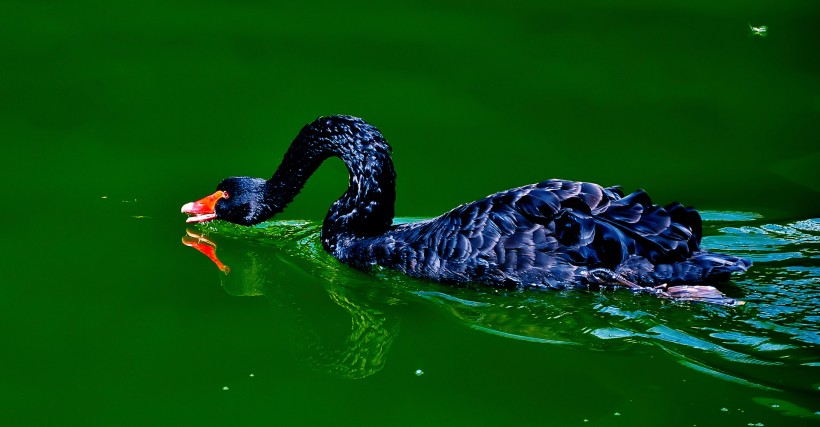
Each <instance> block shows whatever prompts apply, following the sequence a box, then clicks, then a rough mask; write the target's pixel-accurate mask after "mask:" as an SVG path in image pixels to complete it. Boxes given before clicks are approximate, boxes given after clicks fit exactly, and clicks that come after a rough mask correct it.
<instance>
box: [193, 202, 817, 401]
mask: <svg viewBox="0 0 820 427" xmlns="http://www.w3.org/2000/svg"><path fill="white" fill-rule="evenodd" d="M703 217H704V234H705V235H706V237H704V241H703V246H704V248H707V249H708V250H710V251H715V252H726V253H732V254H736V255H738V256H741V257H744V258H748V259H751V260H752V261H753V262H754V263H755V268H753V269H751V270H750V271H749V272H747V274H746V275H745V276H743V277H741V278H740V279H738V280H736V281H735V282H730V283H728V284H727V285H726V286H725V287H722V288H721V290H722V291H724V292H725V293H727V294H728V295H729V296H731V297H732V298H736V299H739V300H742V301H745V302H746V305H744V306H743V307H722V306H716V305H707V304H699V303H686V302H679V301H671V300H662V299H657V298H654V297H650V296H642V295H633V294H632V293H631V292H629V291H626V290H611V289H605V290H598V291H584V290H567V291H550V292H532V291H508V290H498V289H491V288H488V287H481V286H478V287H469V288H454V287H451V286H447V285H441V284H436V283H430V282H426V281H422V280H415V279H410V278H407V277H405V276H403V275H401V274H397V273H395V272H392V271H390V270H375V271H373V272H371V274H365V273H361V272H359V271H355V270H353V269H350V268H348V267H346V266H344V265H342V264H340V263H338V262H337V261H336V260H334V259H333V258H331V257H330V256H329V255H327V254H326V253H325V252H324V251H323V250H322V248H321V244H320V242H319V229H320V226H319V225H318V224H315V223H312V222H305V221H298V222H287V221H284V222H283V221H277V222H269V223H264V224H261V225H258V226H256V227H254V228H250V229H249V228H246V227H237V226H233V225H230V224H208V225H202V226H200V227H199V228H198V231H196V232H195V233H194V235H199V234H207V235H208V238H209V239H212V240H214V241H217V242H218V243H219V244H220V245H223V246H225V247H227V250H224V251H223V250H222V247H220V248H221V249H220V251H221V252H220V254H219V255H220V256H222V255H224V256H225V258H226V259H225V264H227V265H228V266H230V267H231V270H230V273H229V274H227V275H222V282H223V286H224V287H225V289H226V290H227V291H229V292H230V293H232V294H237V295H260V294H261V295H267V296H269V297H271V298H273V299H277V300H281V299H282V298H288V297H287V295H291V297H292V294H293V293H294V292H295V287H299V286H301V285H302V284H301V283H294V280H293V277H292V276H293V275H295V274H297V273H296V272H298V274H299V275H302V276H304V277H307V278H313V279H316V280H318V281H319V282H320V283H322V284H323V285H322V286H324V289H325V292H327V294H328V295H329V296H330V300H332V301H334V302H335V304H336V305H337V306H338V307H341V308H342V309H343V311H344V312H346V313H348V315H349V316H350V317H351V319H352V326H351V330H350V335H349V336H348V339H347V340H346V341H345V342H344V344H342V345H340V346H339V349H337V350H336V351H335V353H334V351H331V350H328V349H327V347H326V346H325V347H323V348H325V350H324V353H323V354H325V355H326V356H328V357H325V359H328V360H329V359H333V361H330V362H329V361H328V360H325V361H321V362H320V361H316V364H317V365H321V366H325V367H326V368H325V370H327V371H332V372H335V373H337V374H341V375H343V376H348V377H362V376H367V375H372V374H373V373H375V372H378V370H380V369H381V366H383V363H384V360H385V358H386V357H387V351H388V349H389V346H390V343H391V342H392V340H393V339H394V337H395V334H397V333H398V327H397V325H398V318H397V315H396V314H395V307H392V306H396V305H407V304H417V303H419V301H425V303H426V304H429V303H434V304H436V305H439V306H441V307H442V308H444V309H446V310H447V311H448V312H450V313H452V314H453V316H454V318H456V319H459V321H461V322H463V323H464V324H465V325H467V326H468V327H470V328H473V329H476V330H480V331H484V332H486V333H490V334H494V335H497V336H500V337H504V338H508V339H515V340H523V341H528V342H534V343H543V344H549V345H571V346H576V345H577V346H582V347H584V348H591V349H598V350H608V351H609V350H618V349H628V348H630V347H633V346H636V345H653V346H659V347H661V348H663V349H664V350H666V351H668V352H669V353H671V354H673V355H674V356H673V357H676V358H678V361H679V362H680V363H681V364H683V365H685V366H688V367H691V368H693V369H696V370H698V371H701V372H705V373H708V374H710V375H713V376H716V377H719V378H723V379H725V380H729V381H733V382H737V383H741V384H745V385H748V386H750V387H758V388H760V389H790V390H797V391H802V392H807V393H811V394H817V392H818V390H819V388H818V387H820V380H818V378H820V377H818V375H816V371H817V369H818V368H820V351H818V350H820V312H818V307H820V287H818V284H820V267H818V257H820V250H819V249H818V248H820V246H818V242H820V220H818V219H808V220H802V221H795V222H788V223H775V224H773V223H767V222H766V221H765V220H764V219H763V218H761V217H760V216H759V215H756V214H751V213H742V212H703ZM198 233H199V234H198ZM188 238H189V243H192V240H191V239H194V240H195V238H194V237H192V236H189V237H188ZM226 243H227V244H226ZM232 245H236V246H238V247H231V246H232ZM228 258H233V259H232V260H228ZM274 263H278V264H276V268H273V264H274ZM283 263H284V265H286V266H288V267H289V268H290V271H289V272H283V271H281V270H282V268H283V267H282V265H283ZM288 267H286V269H287V268H288ZM275 269H279V270H280V271H278V272H276V273H275V274H274V273H273V272H272V271H271V270H275ZM277 275H279V276H284V277H285V278H284V279H283V278H282V277H278V278H277V277H273V276H277ZM287 277H290V279H288V278H287ZM302 280H304V279H302ZM296 304H297V305H298V304H299V303H296ZM310 304H313V300H310V299H308V300H307V302H305V305H310ZM305 336H314V337H316V334H313V333H308V334H306V335H305ZM316 339H317V340H319V338H316ZM325 341H327V339H325ZM316 342H318V341H316ZM307 346H308V347H310V348H314V349H315V348H317V344H315V343H313V344H308V345H307ZM319 353H322V352H319ZM332 353H334V354H335V356H333V357H330V356H329V355H331V354H332ZM311 354H313V356H311V357H314V358H315V355H316V354H317V353H316V352H312V353H311ZM367 360H371V361H373V362H372V363H370V364H369V365H368V364H367V363H365V362H363V361H367ZM331 367H332V368H331ZM345 372H347V373H346V374H345Z"/></svg>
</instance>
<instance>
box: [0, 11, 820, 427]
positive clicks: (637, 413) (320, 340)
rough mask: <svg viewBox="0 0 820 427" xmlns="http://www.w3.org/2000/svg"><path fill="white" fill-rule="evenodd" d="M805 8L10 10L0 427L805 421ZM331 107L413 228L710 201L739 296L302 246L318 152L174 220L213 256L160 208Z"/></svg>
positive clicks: (814, 110)
mask: <svg viewBox="0 0 820 427" xmlns="http://www.w3.org/2000/svg"><path fill="white" fill-rule="evenodd" d="M818 16H820V13H819V12H818V6H817V5H815V4H814V3H812V2H805V1H778V2H770V1H761V2H749V1H745V0H744V1H728V2H720V3H719V4H717V3H715V2H698V1H686V2H674V1H673V2H664V3H663V4H659V3H658V2H645V1H640V0H630V1H623V2H618V3H617V4H614V3H608V2H595V1H584V2H580V3H578V2H572V3H554V4H553V3H550V2H543V1H532V2H530V1H514V2H511V3H503V4H502V3H499V4H496V5H480V4H477V3H475V2H462V1H460V0H455V1H448V2H440V1H435V2H434V1H420V2H413V3H407V4H400V3H385V2H381V3H379V2H325V1H322V0H317V1H313V2H307V3H291V4H288V5H280V4H276V3H275V2H251V1H205V2H189V1H178V2H168V1H142V2H111V1H106V2H102V1H94V0H78V1H73V2H33V1H29V0H10V1H5V2H3V7H2V13H0V52H2V55H0V139H2V143H1V144H0V159H2V160H3V167H2V168H1V169H0V174H2V176H3V178H4V179H3V182H4V185H3V187H2V197H0V211H2V213H3V216H2V219H3V222H2V223H3V231H2V233H0V234H2V237H1V238H0V239H2V245H0V259H2V260H3V262H4V266H5V269H4V274H3V275H2V279H0V340H2V345H3V350H2V351H0V367H1V368H2V369H0V420H2V421H0V423H2V424H3V425H4V426H5V425H10V426H32V425H82V426H87V425H116V426H124V425H135V426H145V425H196V426H204V425H222V426H225V425H272V424H282V425H311V424H312V425H317V424H321V425H329V424H333V425H356V426H363V425H408V426H416V425H463V424H470V425H559V426H565V425H593V424H594V425H628V426H634V425H646V426H654V425H668V426H687V427H688V426H692V425H697V426H701V427H702V426H721V427H724V426H748V425H750V424H751V425H761V424H762V425H766V426H775V425H777V426H804V425H811V424H817V423H818V415H817V411H820V406H818V403H817V402H818V401H820V399H818V397H820V389H818V387H820V371H818V370H820V366H819V365H820V358H818V354H820V351H818V349H820V346H819V345H818V333H820V308H818V307H820V304H818V299H819V298H820V296H818V289H819V288H818V285H820V284H819V283H818V280H819V277H820V273H818V268H819V267H818V266H820V263H818V252H817V251H818V249H817V248H818V241H817V239H818V235H819V234H820V233H819V232H818V230H817V229H818V220H817V218H820V204H818V200H820V197H818V196H819V195H820V193H818V191H820V175H818V171H820V168H817V167H816V165H817V164H818V163H819V162H820V149H818V145H817V135H818V134H820V117H818V116H820V89H819V88H820V56H818V55H817V53H816V52H817V50H818V49H817V47H818V46H817V40H818V39H820V33H818V31H820V26H818V25H817V22H818ZM749 24H752V25H767V26H768V28H769V30H768V35H767V37H759V36H755V35H752V34H750V31H749ZM338 113H344V114H353V115H357V116H361V117H364V118H365V119H366V120H368V121H369V122H371V123H373V124H374V125H376V126H377V127H379V128H380V129H381V130H382V131H383V132H384V134H385V135H386V137H387V139H388V140H389V141H390V143H391V145H392V146H393V147H394V158H395V162H396V170H397V173H398V184H397V185H398V188H397V194H398V200H397V206H396V212H397V213H398V214H399V215H402V216H403V217H404V218H408V217H410V216H418V217H433V216H436V215H439V214H441V213H443V212H445V211H446V210H449V209H451V208H453V207H455V206H457V205H459V204H461V203H465V202H469V201H471V200H475V199H477V198H480V197H483V196H485V195H487V194H491V193H494V192H497V191H501V190H504V189H507V188H512V187H517V186H521V185H525V184H529V183H533V182H539V181H541V180H544V179H548V178H565V179H574V180H585V181H592V182H597V183H600V184H602V185H606V186H610V185H616V184H620V185H623V187H624V189H625V190H626V191H632V190H634V189H636V188H644V189H645V190H647V192H648V193H649V194H650V195H652V197H653V200H654V201H655V202H657V203H660V204H665V203H669V202H672V201H675V200H677V201H680V202H682V203H684V204H686V205H693V206H695V207H696V208H698V209H701V210H704V212H705V214H704V216H705V219H706V227H705V232H706V235H707V237H706V238H705V239H704V246H705V247H706V248H708V249H710V250H716V251H725V252H729V253H732V254H736V255H741V256H746V257H749V258H750V259H752V260H753V261H754V262H755V265H754V266H753V268H752V269H751V270H749V272H748V273H747V274H745V275H743V276H739V277H738V278H737V279H735V280H734V281H733V282H731V283H728V284H727V285H726V286H725V287H724V288H723V289H724V291H725V292H727V293H728V294H730V295H731V296H732V297H735V298H738V299H741V300H743V301H746V305H744V306H743V307H735V308H731V307H720V306H707V305H702V304H679V303H673V302H669V301H664V300H660V299H657V298H653V297H650V296H645V295H641V296H635V295H632V294H631V293H629V292H627V291H605V292H588V291H572V292H569V291H568V292H553V293H526V292H524V293H516V292H495V291H492V290H491V289H486V288H452V287H446V286H441V285H437V284H433V283H428V282H424V281H418V280H410V279H407V278H404V277H401V276H397V275H396V274H394V273H392V272H390V271H373V272H368V273H364V272H357V271H352V270H350V269H348V268H346V267H344V266H342V265H340V264H338V263H337V262H336V261H334V260H333V259H332V258H330V257H329V256H328V255H327V254H325V253H324V252H323V251H322V250H321V248H320V247H319V245H318V244H317V241H318V240H317V232H318V229H317V224H320V223H321V220H322V218H323V216H324V214H325V212H326V211H327V208H328V206H329V205H330V204H331V203H332V201H333V200H334V199H335V198H336V197H338V195H339V194H341V193H342V192H343V191H344V187H345V184H346V182H347V177H346V174H345V170H344V167H343V166H342V165H341V164H340V162H338V161H330V162H328V163H327V164H326V165H325V166H323V167H322V168H321V169H320V170H319V171H318V173H317V174H316V175H315V176H314V177H313V178H312V179H311V180H310V182H309V183H308V185H307V187H306V188H305V189H304V190H303V192H302V193H301V195H300V196H299V197H298V198H297V199H296V200H295V202H294V203H293V204H292V205H291V206H289V207H288V210H287V212H285V213H284V214H283V215H282V216H281V217H279V218H277V221H275V222H272V223H269V224H266V225H265V226H263V227H260V228H256V229H250V230H249V229H239V228H236V227H231V226H228V225H225V224H212V225H209V226H206V227H202V228H196V227H194V228H191V232H193V233H197V234H200V235H202V234H204V235H206V236H207V238H208V239H210V240H212V241H213V242H215V243H216V244H217V250H216V251H217V254H218V256H219V258H220V260H222V261H223V262H224V264H225V265H227V266H228V267H229V268H230V272H229V273H228V274H225V273H224V272H222V271H221V270H219V269H218V268H217V267H216V266H215V265H214V264H213V263H212V262H211V261H210V260H209V259H208V258H207V257H205V256H203V255H201V254H199V253H197V251H195V250H193V249H191V248H189V247H186V246H184V245H183V244H182V243H181V242H180V238H181V237H183V236H186V235H187V232H186V225H185V223H184V216H183V215H182V214H180V213H179V207H180V206H181V205H182V204H183V203H185V202H189V201H191V200H194V199H196V198H199V197H202V196H205V195H207V194H210V193H211V192H213V189H214V187H215V186H216V184H217V183H218V182H219V181H220V180H221V179H222V178H223V177H226V176H231V175H252V176H260V177H269V176H271V174H272V173H273V170H274V168H275V166H276V164H277V163H278V161H279V159H280V158H281V156H282V154H283V153H284V151H285V149H286V148H287V146H288V144H289V143H290V141H291V140H292V138H293V137H294V136H295V135H296V133H297V132H298V130H299V129H300V128H301V126H302V125H304V124H305V123H307V122H310V121H311V120H313V119H314V118H315V117H316V116H319V115H326V114H338ZM281 221H285V222H281ZM419 373H420V375H419ZM585 420H586V422H585Z"/></svg>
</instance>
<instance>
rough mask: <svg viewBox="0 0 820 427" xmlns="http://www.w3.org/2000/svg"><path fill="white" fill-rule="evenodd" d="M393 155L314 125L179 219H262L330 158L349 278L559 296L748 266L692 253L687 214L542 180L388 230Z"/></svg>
mask: <svg viewBox="0 0 820 427" xmlns="http://www.w3.org/2000/svg"><path fill="white" fill-rule="evenodd" d="M390 154H391V148H390V145H388V143H387V141H386V140H385V139H384V137H383V136H382V135H381V133H380V132H379V131H378V130H377V129H376V128H375V127H373V126H371V125H370V124H368V123H366V122H365V121H363V120H362V119H359V118H355V117H350V116H330V117H321V118H319V119H317V120H316V121H314V122H313V123H310V124H308V125H306V126H305V127H304V128H303V129H302V130H301V132H299V135H298V136H297V137H296V139H295V140H294V141H293V143H292V145H291V146H290V148H289V149H288V151H287V153H286V154H285V157H284V159H283V160H282V163H281V165H280V166H279V168H278V170H277V171H276V173H275V174H274V175H273V177H272V178H271V179H270V180H268V181H265V180H262V179H258V178H247V177H233V178H228V179H226V180H224V181H223V182H222V183H220V184H219V186H218V187H217V189H218V190H220V191H223V192H224V193H217V194H218V195H219V197H217V198H215V200H216V204H215V206H214V207H213V208H212V211H208V210H207V209H206V208H202V207H201V206H200V205H197V204H196V203H202V201H200V202H196V203H195V204H188V205H186V206H185V207H183V212H187V213H194V214H200V215H199V216H197V217H193V218H189V221H204V220H210V219H214V218H217V219H224V220H226V221H231V222H234V223H237V224H243V225H251V224H256V223H259V222H262V221H265V220H267V219H269V218H271V217H273V216H274V215H275V214H277V213H279V212H281V211H282V210H283V209H284V208H285V206H286V205H287V204H288V203H289V202H290V201H291V200H293V198H294V197H295V196H296V195H297V194H298V193H299V191H300V190H301V189H302V187H303V186H304V184H305V182H306V181H307V179H308V178H309V177H310V175H311V174H312V173H313V172H314V171H315V170H316V169H317V168H318V167H319V165H320V164H321V163H322V162H323V161H324V160H325V159H327V158H329V157H333V156H335V157H339V158H341V159H342V160H343V161H344V163H345V165H347V169H348V171H349V173H350V178H349V183H348V189H347V191H346V192H345V193H344V194H343V195H342V196H341V197H340V198H339V200H337V201H336V202H335V203H333V205H332V206H331V207H330V210H329V212H328V214H327V217H326V218H325V220H324V223H323V227H322V245H323V246H324V248H325V249H326V250H327V251H328V252H329V253H330V254H332V255H333V256H334V257H336V258H337V259H339V260H340V261H342V262H344V263H346V264H349V265H352V266H354V267H356V268H361V269H366V268H368V267H370V266H373V265H381V266H385V267H389V268H392V269H396V270H399V271H402V272H404V273H406V274H408V275H410V276H414V277H421V278H426V279H432V280H438V281H445V282H476V283H484V284H488V285H493V286H505V287H510V286H512V287H536V288H564V287H567V286H573V285H584V284H588V283H593V284H601V283H605V282H620V283H627V284H630V283H631V284H637V285H639V286H656V285H660V284H664V283H669V284H675V283H677V284H689V283H698V282H708V281H722V280H726V279H727V278H728V277H729V274H730V273H732V272H739V271H744V270H746V269H747V268H748V267H749V266H750V265H751V263H750V262H749V261H747V260H745V259H741V258H737V257H733V256H729V255H722V254H715V253H709V252H704V251H701V250H700V249H699V245H700V239H701V219H700V215H698V213H697V212H696V211H695V210H694V209H691V208H687V207H684V206H682V205H681V204H679V203H673V204H670V205H667V206H664V207H660V206H656V205H653V204H652V201H651V200H650V198H649V196H648V195H647V194H646V193H645V192H643V191H640V190H639V191H636V192H634V193H632V194H629V195H627V196H624V194H623V192H622V191H621V190H620V188H618V187H609V188H604V187H601V186H599V185H597V184H591V183H587V182H573V181H564V180H558V179H553V180H547V181H544V182H540V183H538V184H532V185H527V186H524V187H519V188H514V189H511V190H507V191H503V192H500V193H496V194H493V195H491V196H488V197H486V198H484V199H481V200H478V201H475V202H473V203H468V204H465V205H461V206H459V207H457V208H455V209H453V210H451V211H449V212H447V213H445V214H444V215H441V216H439V217H437V218H433V219H430V220H426V221H420V222H415V223H410V224H402V225H397V226H394V225H392V221H393V216H394V215H393V205H394V202H395V197H396V193H395V179H396V174H395V172H394V170H393V162H392V160H391V157H390ZM212 197H213V196H212ZM203 200H205V199H203ZM186 208H187V210H186ZM214 214H215V215H214ZM601 272H605V273H601Z"/></svg>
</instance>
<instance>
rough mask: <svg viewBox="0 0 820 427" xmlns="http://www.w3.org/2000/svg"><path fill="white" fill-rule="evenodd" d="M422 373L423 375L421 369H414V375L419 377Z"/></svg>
mask: <svg viewBox="0 0 820 427" xmlns="http://www.w3.org/2000/svg"><path fill="white" fill-rule="evenodd" d="M422 375H424V371H422V370H421V369H416V376H417V377H420V376H422Z"/></svg>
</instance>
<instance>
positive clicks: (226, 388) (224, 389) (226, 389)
mask: <svg viewBox="0 0 820 427" xmlns="http://www.w3.org/2000/svg"><path fill="white" fill-rule="evenodd" d="M228 390H230V389H229V388H228V386H225V387H222V391H228Z"/></svg>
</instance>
